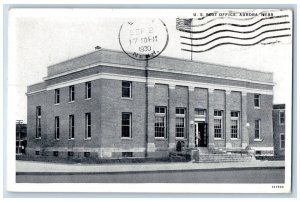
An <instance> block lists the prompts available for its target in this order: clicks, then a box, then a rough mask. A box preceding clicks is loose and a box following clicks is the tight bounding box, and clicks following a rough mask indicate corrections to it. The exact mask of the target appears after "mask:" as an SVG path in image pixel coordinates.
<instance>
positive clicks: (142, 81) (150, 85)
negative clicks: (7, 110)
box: [27, 49, 274, 158]
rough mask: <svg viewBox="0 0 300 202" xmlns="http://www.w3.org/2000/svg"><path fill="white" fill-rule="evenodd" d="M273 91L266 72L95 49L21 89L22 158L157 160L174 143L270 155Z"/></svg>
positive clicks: (57, 67)
mask: <svg viewBox="0 0 300 202" xmlns="http://www.w3.org/2000/svg"><path fill="white" fill-rule="evenodd" d="M146 75H147V76H146ZM273 86H274V83H273V74H272V73H268V72H261V71H253V70H248V69H244V68H236V67H228V66H221V65H215V64H208V63H203V62H195V61H188V60H182V59H176V58H171V57H157V58H155V59H152V60H149V61H148V62H146V61H137V60H133V59H131V58H129V57H128V56H127V55H126V54H125V53H123V52H118V51H112V50H106V49H101V50H98V51H94V52H91V53H88V54H86V55H83V56H80V57H77V58H74V59H71V60H68V61H65V62H61V63H59V64H55V65H52V66H49V67H48V73H47V76H46V77H45V78H44V81H43V82H42V83H38V84H34V85H31V86H28V92H27V98H28V148H27V153H28V154H30V155H50V156H53V155H54V156H57V155H58V156H60V157H66V156H73V157H80V158H81V157H88V156H93V157H99V158H120V157H165V156H168V154H169V152H170V151H172V150H175V149H176V146H178V145H179V143H178V142H180V145H181V146H182V147H185V148H195V147H208V148H216V149H223V150H228V151H233V150H234V151H239V150H241V149H245V148H246V147H247V146H250V147H251V148H253V149H254V150H256V153H257V154H273V127H272V107H273V105H272V102H273Z"/></svg>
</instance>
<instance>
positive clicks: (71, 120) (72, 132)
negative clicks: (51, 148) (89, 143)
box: [69, 115, 75, 140]
mask: <svg viewBox="0 0 300 202" xmlns="http://www.w3.org/2000/svg"><path fill="white" fill-rule="evenodd" d="M74 136H75V121H74V115H70V116H69V139H70V140H72V139H74Z"/></svg>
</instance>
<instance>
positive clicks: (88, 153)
mask: <svg viewBox="0 0 300 202" xmlns="http://www.w3.org/2000/svg"><path fill="white" fill-rule="evenodd" d="M83 155H84V157H90V155H91V153H90V152H84V153H83Z"/></svg>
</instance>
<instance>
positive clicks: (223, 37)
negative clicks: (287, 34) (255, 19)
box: [181, 28, 290, 47]
mask: <svg viewBox="0 0 300 202" xmlns="http://www.w3.org/2000/svg"><path fill="white" fill-rule="evenodd" d="M287 30H290V28H283V29H273V30H266V31H263V32H261V33H259V34H257V35H255V36H253V37H233V36H221V37H217V38H214V39H212V40H210V41H208V42H206V43H202V44H191V43H184V42H181V44H183V45H189V46H195V47H197V46H205V45H208V44H210V43H212V42H214V41H217V40H220V39H239V40H251V39H255V38H257V37H259V36H261V35H263V34H266V33H271V32H279V31H287Z"/></svg>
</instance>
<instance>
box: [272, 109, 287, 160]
mask: <svg viewBox="0 0 300 202" xmlns="http://www.w3.org/2000/svg"><path fill="white" fill-rule="evenodd" d="M273 132H274V135H273V138H274V155H275V156H282V157H283V156H285V104H277V105H274V106H273Z"/></svg>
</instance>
